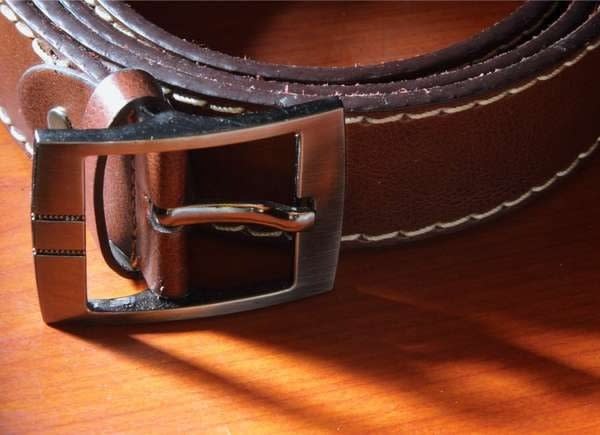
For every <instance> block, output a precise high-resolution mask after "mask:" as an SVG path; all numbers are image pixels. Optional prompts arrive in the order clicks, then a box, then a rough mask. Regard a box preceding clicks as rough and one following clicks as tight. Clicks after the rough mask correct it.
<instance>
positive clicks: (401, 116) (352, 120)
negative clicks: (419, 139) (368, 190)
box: [346, 41, 600, 124]
mask: <svg viewBox="0 0 600 435" xmlns="http://www.w3.org/2000/svg"><path fill="white" fill-rule="evenodd" d="M599 46H600V41H597V42H595V43H593V44H589V45H587V46H586V47H585V48H584V50H583V51H582V52H581V53H579V54H578V55H577V56H575V57H574V58H573V59H570V60H568V61H566V62H564V63H563V64H562V65H560V66H559V67H558V68H556V69H554V70H552V71H551V72H550V73H548V74H542V75H540V76H538V77H536V78H534V79H532V80H530V81H529V82H526V83H525V84H524V85H521V86H517V87H514V88H510V89H508V90H506V91H504V92H501V93H499V94H497V95H494V96H492V97H489V98H485V99H481V100H475V101H471V102H469V103H466V104H462V105H460V106H452V107H441V108H439V109H434V110H430V111H427V112H421V113H408V112H405V113H398V114H395V115H391V116H387V117H384V118H377V117H370V116H366V115H359V116H353V117H346V124H357V123H360V124H387V123H389V122H398V121H410V120H419V119H425V118H431V117H433V116H441V115H451V114H453V113H459V112H464V111H466V110H470V109H474V108H476V107H480V106H487V105H489V104H492V103H495V102H497V101H500V100H502V99H503V98H505V97H508V96H512V95H516V94H519V93H521V92H523V91H525V90H527V89H529V88H531V87H532V86H534V85H536V84H537V83H539V82H543V81H546V80H550V79H552V78H554V77H556V76H557V75H558V74H560V73H561V72H562V71H563V70H565V69H566V68H569V67H572V66H573V65H575V64H576V63H577V62H579V61H580V60H581V59H583V58H584V57H585V56H586V55H587V53H589V52H591V51H593V50H595V49H596V48H598V47H599Z"/></svg>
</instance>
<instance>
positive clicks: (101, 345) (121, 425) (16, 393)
mask: <svg viewBox="0 0 600 435" xmlns="http://www.w3.org/2000/svg"><path fill="white" fill-rule="evenodd" d="M0 144H1V145H2V151H1V153H2V154H1V156H2V158H1V159H0V167H1V174H2V176H1V178H0V186H1V193H0V194H1V198H2V200H3V201H2V214H1V217H0V228H1V238H0V245H1V248H2V249H1V250H0V265H1V268H0V292H1V294H2V302H3V305H2V311H3V313H2V316H1V317H0V330H1V331H2V334H0V367H2V371H1V372H0V401H1V402H0V432H1V433H77V434H80V433H113V432H119V433H129V432H140V433H168V434H171V433H216V434H221V433H247V432H261V433H263V432H266V433H286V432H294V433H296V432H298V433H300V432H301V433H304V432H308V433H310V432H318V433H321V432H343V433H368V432H374V433H382V432H435V433H446V432H495V431H498V432H507V431H511V432H522V433H533V432H539V431H549V432H554V431H566V430H571V431H577V432H582V431H583V432H596V433H597V432H598V431H600V227H599V226H598V223H599V222H600V160H599V159H597V158H596V159H594V158H592V159H590V160H588V161H587V162H586V164H585V165H583V166H582V168H581V170H580V171H579V172H578V173H576V174H575V175H574V176H573V177H572V178H570V179H568V180H566V181H565V182H563V183H561V184H560V185H559V186H558V187H557V188H556V189H553V190H552V191H551V192H549V193H548V194H544V195H543V196H542V197H540V198H539V199H538V200H537V201H535V202H534V203H533V204H532V205H529V206H527V207H524V208H522V209H520V210H518V211H516V212H514V213H513V214H512V215H510V216H507V217H504V218H502V219H500V220H498V221H496V222H493V223H489V224H487V225H483V226H481V227H480V228H476V229H473V230H471V231H467V232H465V233H461V234H456V235H452V236H447V237H443V238H438V239H434V240H430V241H424V242H419V243H416V244H411V245H406V246H402V247H398V248H390V249H380V250H369V251H347V252H344V253H343V255H342V258H341V262H340V267H339V274H338V280H337V285H336V288H335V290H334V291H333V292H330V293H328V294H326V295H323V296H319V297H315V298H312V299H308V300H305V301H301V302H296V303H291V304H288V305H283V306H278V307H274V308H269V309H264V310H261V311H255V312H249V313H244V314H238V315H230V316H225V317H221V318H213V319H205V320H197V321H185V322H176V323H169V324H155V325H144V326H130V327H115V326H89V325H88V326H73V327H70V328H68V329H62V330H61V329H54V328H50V327H48V326H46V325H45V324H44V323H42V321H41V319H40V315H39V312H38V307H37V298H36V291H35V285H34V278H33V268H32V261H31V241H30V234H29V231H30V230H29V183H30V162H29V161H28V160H27V158H26V157H25V156H24V155H23V154H22V153H21V151H20V150H19V149H18V148H17V146H16V145H14V144H13V143H11V141H10V140H9V138H8V135H7V134H6V133H5V132H4V131H2V133H1V134H0ZM90 271H91V275H92V278H91V280H92V281H93V280H96V281H98V282H99V280H102V279H104V278H103V277H105V276H108V273H107V275H104V273H105V271H103V268H102V265H101V263H100V262H99V261H92V264H91V267H90ZM106 279H108V278H106Z"/></svg>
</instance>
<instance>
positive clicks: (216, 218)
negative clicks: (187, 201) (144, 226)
mask: <svg viewBox="0 0 600 435" xmlns="http://www.w3.org/2000/svg"><path fill="white" fill-rule="evenodd" d="M150 219H151V220H152V222H153V223H156V224H159V225H160V226H163V227H179V226H182V225H194V224H208V223H226V224H255V225H263V226H266V227H270V228H276V229H278V230H282V231H287V232H291V233H297V232H300V231H305V230H307V229H309V228H311V227H312V226H313V225H314V224H315V211H314V210H312V209H310V208H309V207H290V206H287V205H284V204H279V203H274V202H269V203H268V202H265V203H253V204H249V203H221V204H195V205H188V206H183V207H175V208H169V209H161V208H158V207H156V206H152V207H151V216H150Z"/></svg>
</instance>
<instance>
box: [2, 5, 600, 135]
mask: <svg viewBox="0 0 600 435" xmlns="http://www.w3.org/2000/svg"><path fill="white" fill-rule="evenodd" d="M85 3H86V4H87V5H88V6H90V8H92V10H93V11H94V13H95V14H96V15H97V16H98V17H99V18H100V19H102V20H104V21H106V22H107V23H110V24H111V25H112V26H113V27H115V29H117V30H118V31H120V32H122V33H123V34H125V35H127V36H129V37H132V38H134V39H135V40H136V41H138V42H140V43H143V44H145V45H147V44H148V41H143V40H142V39H140V38H139V37H138V36H137V35H135V34H133V32H132V31H131V30H129V29H127V28H126V27H125V26H123V25H122V24H121V23H119V22H118V21H117V20H115V19H114V17H113V16H112V15H111V14H110V13H109V12H108V11H107V10H106V9H104V8H103V7H102V6H101V5H99V4H98V3H97V2H96V0H85ZM0 13H1V14H2V15H3V16H4V17H5V18H6V19H8V20H9V21H10V22H12V23H13V24H15V26H16V27H17V30H19V32H20V33H22V34H23V35H24V36H26V37H28V38H30V39H36V38H35V35H34V34H33V32H32V31H31V29H30V28H29V27H28V26H27V25H26V24H25V23H23V22H22V21H19V20H18V17H17V16H16V14H15V13H14V12H13V11H12V9H10V8H9V7H8V5H6V4H3V0H0ZM598 46H600V41H597V42H596V43H593V44H588V45H587V46H586V47H585V48H584V50H583V51H582V52H581V53H579V54H578V55H577V56H575V58H573V59H571V60H568V61H566V62H564V63H563V64H562V65H560V66H559V67H558V68H556V69H554V70H553V71H551V72H550V73H548V74H543V75H540V76H538V77H536V78H534V79H532V80H530V81H529V82H527V83H525V84H524V85H522V86H517V87H514V88H511V89H508V90H506V91H504V92H501V93H499V94H497V95H494V96H492V97H489V98H486V99H480V100H476V101H472V102H469V103H466V104H462V105H459V106H450V107H441V108H438V109H434V110H430V111H426V112H418V113H409V112H403V113H398V114H395V115H391V116H387V117H383V118H378V117H371V116H367V115H358V116H346V117H345V123H346V124H348V125H349V124H364V125H372V124H387V123H390V122H399V121H409V120H419V119H426V118H431V117H434V116H443V115H449V114H453V113H459V112H464V111H466V110H470V109H474V108H476V107H480V106H487V105H489V104H492V103H495V102H497V101H500V100H502V99H503V98H505V97H507V96H511V95H516V94H518V93H521V92H523V91H525V90H526V89H529V88H530V87H532V86H534V85H535V84H537V83H539V82H542V81H546V80H550V79H552V78H554V77H556V76H557V75H558V74H560V73H561V72H562V71H563V70H564V69H566V68H568V67H571V66H573V65H575V64H576V63H577V62H579V61H580V60H581V59H582V58H583V57H585V55H586V54H587V53H589V52H591V51H593V50H595V49H596V48H598ZM33 50H34V52H36V54H38V55H40V54H39V53H38V52H37V51H36V50H35V48H34V49H33ZM40 57H42V56H40ZM47 59H48V58H47V57H42V60H44V61H45V62H46V61H47ZM166 89H168V88H166ZM170 94H171V95H172V98H173V99H175V100H177V101H179V102H182V103H184V104H190V105H193V106H199V107H202V106H205V105H206V103H207V102H206V101H204V100H202V99H199V98H196V97H193V96H190V95H184V94H179V93H175V92H171V93H170ZM208 109H210V110H212V111H215V112H220V113H229V114H238V113H242V112H244V111H246V108H244V107H242V106H221V105H215V104H209V105H208Z"/></svg>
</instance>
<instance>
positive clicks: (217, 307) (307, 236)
mask: <svg viewBox="0 0 600 435" xmlns="http://www.w3.org/2000/svg"><path fill="white" fill-rule="evenodd" d="M224 125H225V127H224ZM290 133H295V134H296V138H297V139H296V140H297V147H298V151H299V152H298V162H297V174H296V177H297V183H296V185H297V188H296V190H297V191H296V196H297V198H310V200H311V201H310V204H311V205H313V206H314V209H312V208H305V207H296V208H294V207H291V206H283V205H279V204H270V203H265V204H204V205H196V206H188V207H181V208H178V209H170V210H158V209H157V210H154V213H152V218H153V219H156V220H157V222H158V223H159V224H161V225H181V224H187V223H196V222H249V223H260V224H266V225H270V226H274V227H277V228H282V229H284V230H286V231H298V232H297V234H296V236H295V243H294V257H295V262H294V277H293V283H292V285H291V286H290V287H289V288H286V289H282V290H277V291H273V292H270V293H264V294H260V295H257V296H252V297H245V298H241V299H234V300H227V301H223V302H216V303H210V304H204V305H196V304H194V302H193V301H184V302H178V301H172V300H163V299H160V298H159V297H158V296H156V295H155V294H154V293H152V292H150V291H149V290H145V291H143V292H140V293H137V294H135V295H131V296H127V297H121V298H114V299H102V300H94V299H91V300H88V298H87V279H86V247H85V197H84V196H85V193H84V191H85V189H84V184H85V183H84V176H85V171H84V159H85V158H86V157H88V156H97V155H121V154H130V155H131V154H143V153H150V152H153V153H155V152H167V151H183V150H192V149H202V148H210V147H221V146H228V145H233V144H237V143H242V142H250V141H254V140H260V139H264V138H268V137H274V136H279V135H284V134H290ZM344 154H345V151H344V116H343V108H342V107H341V103H340V102H339V101H338V100H322V101H317V102H312V103H307V104H302V105H298V106H293V107H290V108H285V109H276V110H273V111H270V112H266V113H257V114H247V115H239V116H237V117H236V118H235V122H223V119H215V118H207V117H198V116H192V115H187V114H183V113H179V112H174V111H168V112H163V113H159V114H157V115H154V116H152V117H150V118H149V119H147V120H145V121H142V122H141V123H138V124H133V125H126V126H123V127H116V128H109V129H102V130H39V131H37V132H36V142H35V154H34V170H33V193H32V207H31V218H32V231H33V257H34V264H35V272H36V281H37V288H38V295H39V301H40V307H41V311H42V316H43V318H44V321H45V322H46V323H55V322H60V321H64V320H71V319H92V320H108V321H115V322H146V321H165V320H177V319H188V318H196V317H207V316H214V315H220V314H226V313H233V312H238V311H245V310H250V309H255V308H260V307H265V306H269V305H274V304H279V303H282V302H287V301H291V300H294V299H299V298H303V297H306V296H310V295H313V294H316V293H320V292H324V291H327V290H330V289H331V288H332V287H333V283H334V279H335V271H336V267H337V260H338V254H339V246H340V238H341V228H342V213H343V204H344V184H345V155H344Z"/></svg>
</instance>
